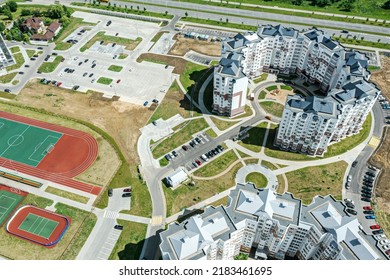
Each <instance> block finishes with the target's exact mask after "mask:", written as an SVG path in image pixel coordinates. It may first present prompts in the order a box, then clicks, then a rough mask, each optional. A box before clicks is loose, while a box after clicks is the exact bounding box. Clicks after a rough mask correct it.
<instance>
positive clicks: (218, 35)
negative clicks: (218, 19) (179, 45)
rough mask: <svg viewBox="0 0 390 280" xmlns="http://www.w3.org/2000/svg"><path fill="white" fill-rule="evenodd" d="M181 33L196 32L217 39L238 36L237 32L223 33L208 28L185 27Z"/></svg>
mask: <svg viewBox="0 0 390 280" xmlns="http://www.w3.org/2000/svg"><path fill="white" fill-rule="evenodd" d="M181 32H182V33H183V32H195V33H199V34H202V35H209V36H212V37H216V38H220V39H223V38H227V37H233V36H234V35H236V34H237V32H229V31H223V30H217V29H207V28H201V27H192V26H185V27H184V28H183V29H182V30H181Z"/></svg>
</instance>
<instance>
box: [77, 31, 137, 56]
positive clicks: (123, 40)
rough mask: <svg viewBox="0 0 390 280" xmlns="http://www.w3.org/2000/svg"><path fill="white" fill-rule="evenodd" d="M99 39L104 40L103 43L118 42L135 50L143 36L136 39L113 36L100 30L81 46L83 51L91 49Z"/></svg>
mask: <svg viewBox="0 0 390 280" xmlns="http://www.w3.org/2000/svg"><path fill="white" fill-rule="evenodd" d="M98 41H104V43H103V45H105V46H106V45H108V44H113V43H116V44H118V45H122V46H125V48H126V49H127V50H130V51H132V50H134V49H135V48H136V47H137V46H138V44H139V43H140V42H141V41H142V38H141V37H138V38H137V39H135V40H132V39H127V38H122V37H117V36H111V35H105V31H100V32H98V33H97V34H96V35H95V36H93V37H92V39H91V40H89V41H88V42H87V43H86V44H85V45H84V46H82V47H81V48H80V51H81V52H84V51H86V50H87V49H89V48H90V47H91V46H92V45H93V44H95V42H98Z"/></svg>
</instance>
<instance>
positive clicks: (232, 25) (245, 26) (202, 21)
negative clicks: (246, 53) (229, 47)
mask: <svg viewBox="0 0 390 280" xmlns="http://www.w3.org/2000/svg"><path fill="white" fill-rule="evenodd" d="M225 18H226V15H225ZM180 20H181V21H187V22H193V23H200V24H208V25H215V26H220V27H225V28H235V29H241V30H246V31H256V30H257V26H253V25H248V24H240V23H232V22H226V21H224V20H222V21H218V20H211V19H203V18H194V17H182V18H181V19H180Z"/></svg>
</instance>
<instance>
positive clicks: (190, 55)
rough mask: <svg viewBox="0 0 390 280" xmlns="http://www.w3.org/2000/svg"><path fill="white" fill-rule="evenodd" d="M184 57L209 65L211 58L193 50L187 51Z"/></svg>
mask: <svg viewBox="0 0 390 280" xmlns="http://www.w3.org/2000/svg"><path fill="white" fill-rule="evenodd" d="M185 57H186V58H188V59H190V60H192V61H195V62H197V63H200V64H204V65H209V64H210V63H211V61H212V60H213V58H212V57H209V56H206V55H201V54H198V53H195V52H193V51H190V52H188V53H187V54H186V55H185Z"/></svg>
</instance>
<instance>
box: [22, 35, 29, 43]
mask: <svg viewBox="0 0 390 280" xmlns="http://www.w3.org/2000/svg"><path fill="white" fill-rule="evenodd" d="M22 40H23V41H24V42H26V43H29V42H30V36H29V35H28V34H26V33H24V34H23V35H22Z"/></svg>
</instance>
